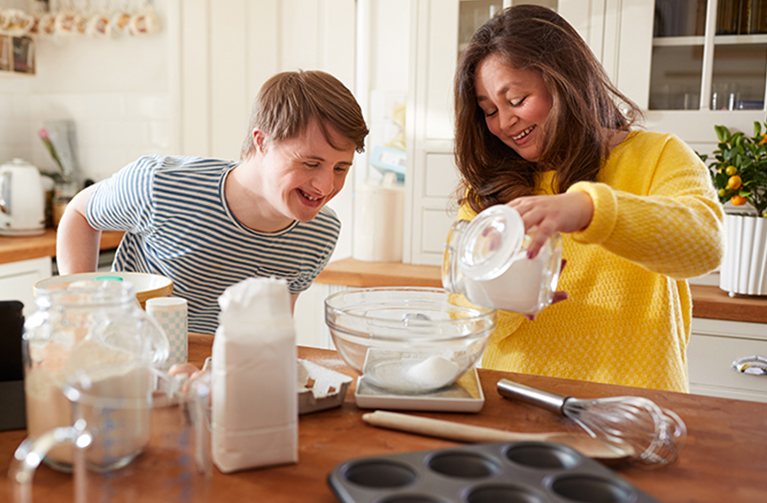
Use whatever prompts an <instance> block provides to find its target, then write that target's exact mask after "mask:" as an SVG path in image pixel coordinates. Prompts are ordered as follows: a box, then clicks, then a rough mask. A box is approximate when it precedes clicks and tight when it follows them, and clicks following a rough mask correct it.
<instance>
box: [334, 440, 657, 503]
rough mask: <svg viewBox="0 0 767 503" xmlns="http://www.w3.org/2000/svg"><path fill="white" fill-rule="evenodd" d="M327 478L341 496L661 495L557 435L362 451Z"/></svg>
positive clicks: (363, 501) (354, 500) (609, 498)
mask: <svg viewBox="0 0 767 503" xmlns="http://www.w3.org/2000/svg"><path fill="white" fill-rule="evenodd" d="M328 485H329V486H330V488H331V489H332V490H333V493H334V494H335V495H336V497H337V498H338V500H339V501H341V502H343V503H367V502H373V501H384V500H385V501H440V502H442V501H444V502H448V501H450V502H464V501H468V502H485V501H526V502H533V501H536V502H537V501H565V500H566V501H605V502H616V503H617V502H629V501H631V502H633V503H652V502H657V500H655V499H654V498H653V497H651V496H650V495H648V494H647V493H645V492H642V491H641V490H639V489H637V488H636V487H634V486H632V485H631V484H629V483H628V482H626V481H625V480H623V479H622V478H620V477H619V476H618V475H616V474H615V473H614V472H613V471H611V470H610V469H609V468H606V467H605V466H603V465H601V464H600V463H598V462H597V461H594V460H592V459H589V458H587V457H586V456H583V455H581V454H580V453H578V451H576V450H574V449H570V448H569V447H565V446H564V445H561V444H556V443H552V442H498V443H492V444H474V445H470V446H465V447H453V448H448V449H437V450H433V451H421V452H407V453H402V454H395V455H390V456H374V457H368V458H358V459H353V460H350V461H346V462H343V463H341V464H339V465H338V466H336V467H335V468H334V469H333V471H332V472H331V473H330V475H328ZM426 495H428V497H427V496H426Z"/></svg>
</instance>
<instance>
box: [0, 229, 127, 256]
mask: <svg viewBox="0 0 767 503" xmlns="http://www.w3.org/2000/svg"><path fill="white" fill-rule="evenodd" d="M122 237H123V233H122V232H117V231H104V232H102V233H101V249H102V250H110V249H112V248H117V245H119V244H120V240H122ZM55 256H56V230H55V229H45V232H44V233H43V234H40V235H38V236H0V264H7V263H9V262H18V261H20V260H31V259H35V258H40V257H55Z"/></svg>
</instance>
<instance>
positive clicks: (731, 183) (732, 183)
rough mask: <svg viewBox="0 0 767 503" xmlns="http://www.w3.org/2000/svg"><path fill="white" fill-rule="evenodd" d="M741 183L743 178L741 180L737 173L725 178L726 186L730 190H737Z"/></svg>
mask: <svg viewBox="0 0 767 503" xmlns="http://www.w3.org/2000/svg"><path fill="white" fill-rule="evenodd" d="M742 183H743V180H741V179H740V177H739V176H738V175H735V176H731V177H730V179H729V180H727V187H729V188H731V189H732V190H737V189H739V188H740V185H741V184H742Z"/></svg>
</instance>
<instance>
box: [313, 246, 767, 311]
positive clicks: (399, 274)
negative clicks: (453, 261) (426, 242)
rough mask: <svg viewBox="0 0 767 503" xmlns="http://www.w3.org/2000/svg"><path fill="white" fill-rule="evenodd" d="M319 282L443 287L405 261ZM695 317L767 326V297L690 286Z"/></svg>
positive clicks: (345, 266)
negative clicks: (732, 294)
mask: <svg viewBox="0 0 767 503" xmlns="http://www.w3.org/2000/svg"><path fill="white" fill-rule="evenodd" d="M316 281H317V282H318V283H326V284H331V285H345V286H351V287H355V288H368V287H376V286H423V287H442V276H441V268H440V267H439V266H430V265H414V264H403V263H401V262H365V261H361V260H355V259H352V258H347V259H342V260H338V261H335V262H331V263H330V264H328V266H327V267H325V270H324V271H322V272H321V273H320V275H319V276H318V277H317V280H316ZM690 290H691V291H692V315H693V316H694V317H696V318H709V319H715V320H727V321H745V322H750V323H767V297H756V296H742V295H738V296H736V297H730V296H729V295H728V294H727V292H725V291H724V290H721V289H720V288H719V287H717V286H710V285H690Z"/></svg>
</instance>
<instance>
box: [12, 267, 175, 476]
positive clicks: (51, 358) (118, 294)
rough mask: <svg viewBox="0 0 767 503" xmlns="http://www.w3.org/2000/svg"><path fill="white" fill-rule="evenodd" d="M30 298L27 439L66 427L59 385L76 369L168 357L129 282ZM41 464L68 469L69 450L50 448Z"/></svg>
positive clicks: (25, 345)
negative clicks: (32, 303) (32, 309)
mask: <svg viewBox="0 0 767 503" xmlns="http://www.w3.org/2000/svg"><path fill="white" fill-rule="evenodd" d="M36 294H37V297H36V304H37V308H38V310H37V311H36V312H35V313H33V314H32V315H31V316H30V317H29V318H28V319H27V321H26V323H25V324H24V335H23V341H22V351H23V358H24V390H25V395H26V410H27V432H28V433H29V435H36V434H41V433H43V432H46V431H48V430H51V429H53V428H55V427H59V426H70V425H71V424H72V419H71V413H70V405H69V403H68V401H67V399H66V398H65V396H64V393H63V391H62V386H63V385H64V383H65V382H66V379H67V377H69V376H70V375H71V374H73V373H74V372H76V371H77V370H80V369H87V368H91V367H95V366H104V365H118V364H124V363H126V362H132V363H136V364H139V365H140V364H143V365H151V366H157V367H159V366H160V365H162V363H163V362H164V361H165V360H167V358H168V350H169V346H168V339H167V337H166V336H165V334H164V333H163V332H162V329H161V328H160V327H159V325H158V324H157V322H156V321H155V320H154V319H152V318H151V317H149V316H148V315H147V314H146V313H145V312H144V311H143V310H142V309H141V307H140V306H139V304H138V302H137V301H136V295H135V292H134V289H133V286H132V285H131V284H130V283H125V282H120V281H102V282H76V283H70V284H67V285H66V287H62V286H53V285H52V286H51V287H49V288H38V289H37V291H36ZM107 384H108V383H107ZM45 462H46V464H48V465H49V466H51V467H53V468H56V469H59V470H62V471H70V470H71V465H72V448H71V447H70V446H62V447H57V448H55V449H53V450H51V452H49V453H48V455H47V456H46V458H45Z"/></svg>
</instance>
